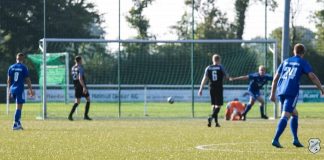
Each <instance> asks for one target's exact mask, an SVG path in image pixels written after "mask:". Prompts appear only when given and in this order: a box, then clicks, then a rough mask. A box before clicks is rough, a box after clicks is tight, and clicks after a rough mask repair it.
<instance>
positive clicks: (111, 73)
mask: <svg viewBox="0 0 324 160" xmlns="http://www.w3.org/2000/svg"><path fill="white" fill-rule="evenodd" d="M40 44H41V48H43V50H44V53H46V54H43V55H42V59H44V58H45V59H46V58H47V56H44V55H51V53H58V52H66V53H68V55H69V59H68V62H67V63H68V64H69V66H68V68H69V69H71V67H72V66H73V65H74V57H75V56H76V55H80V56H82V58H83V59H82V60H83V66H84V69H85V77H86V78H85V79H86V83H87V86H88V88H89V92H90V99H91V107H90V115H91V116H92V117H94V118H107V117H207V116H208V115H209V114H210V98H209V91H208V86H207V85H206V87H205V88H204V91H203V96H201V97H199V96H198V95H197V91H198V89H199V85H200V82H201V79H202V77H203V74H204V70H205V68H206V67H207V66H208V65H210V64H211V63H212V61H211V57H212V55H213V54H215V53H217V54H219V55H220V56H221V57H222V65H223V66H224V67H225V69H226V71H227V72H228V73H229V75H230V76H242V75H247V74H249V73H252V72H257V69H258V66H259V65H264V66H266V69H267V73H269V74H273V71H274V70H275V67H276V66H277V64H276V63H277V62H276V61H277V55H276V52H275V49H276V41H273V40H267V41H266V40H251V41H244V40H175V41H166V40H165V41H158V40H119V41H118V40H102V39H45V40H44V39H42V40H41V43H40ZM42 66H43V67H44V65H42ZM45 67H46V68H47V69H45V70H44V69H43V70H42V71H43V72H44V73H43V75H48V74H49V73H47V72H49V70H48V64H47V65H45ZM70 76H71V75H70ZM45 77H47V76H45ZM45 79H46V78H45ZM247 84H248V81H234V82H230V81H224V86H225V89H224V101H225V103H224V107H223V109H222V111H221V113H224V112H223V111H225V108H226V102H228V101H230V100H232V99H234V98H239V99H240V100H241V101H243V102H244V103H247V102H248V99H249V96H248V95H246V92H247V87H248V86H247ZM43 85H44V86H45V87H44V89H42V90H43V91H42V92H41V93H46V94H45V95H46V96H45V97H44V98H43V99H42V100H41V101H40V103H41V104H42V105H41V107H42V115H43V117H44V118H45V117H49V118H50V117H67V115H68V114H69V111H70V109H71V107H72V105H73V103H74V89H73V82H72V81H71V78H70V80H69V85H68V86H69V87H68V89H69V91H68V93H69V95H68V96H69V98H68V99H69V101H68V102H69V103H68V104H65V103H64V100H57V99H56V100H55V99H53V98H52V97H62V96H58V95H57V94H60V93H59V92H57V91H56V90H57V88H59V87H60V86H59V85H58V86H55V85H54V86H53V85H49V84H48V81H46V80H45V81H43ZM268 86H269V85H268ZM268 93H269V89H267V87H265V89H264V95H265V96H267V94H268ZM168 97H173V99H174V103H173V104H170V103H168V102H167V99H168ZM265 100H267V98H265ZM84 104H85V103H84V99H83V100H82V102H81V104H80V105H79V107H78V108H79V109H78V113H77V114H76V115H75V117H76V118H82V117H83V112H84ZM255 105H256V106H258V104H255ZM269 106H270V107H269ZM267 113H268V115H269V116H273V115H274V109H273V107H272V104H271V103H268V107H267ZM220 115H221V117H222V116H223V114H220ZM249 117H259V107H253V108H252V110H251V113H250V115H249Z"/></svg>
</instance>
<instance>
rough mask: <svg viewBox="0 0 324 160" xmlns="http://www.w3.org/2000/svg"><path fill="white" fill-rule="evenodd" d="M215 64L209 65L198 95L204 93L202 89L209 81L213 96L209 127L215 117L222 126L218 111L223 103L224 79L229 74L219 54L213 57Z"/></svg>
mask: <svg viewBox="0 0 324 160" xmlns="http://www.w3.org/2000/svg"><path fill="white" fill-rule="evenodd" d="M212 61H213V64H212V65H210V66H207V67H206V69H205V74H204V77H203V79H202V80H201V84H200V88H199V91H198V95H199V96H201V95H202V90H203V88H204V85H205V83H206V82H207V81H209V91H210V98H211V107H212V114H211V115H210V117H209V118H208V124H207V126H208V127H211V122H212V120H213V118H214V119H215V123H216V127H220V125H219V123H218V113H219V110H220V108H221V106H222V105H223V103H224V102H223V79H225V78H226V79H228V75H227V73H226V71H225V69H224V67H223V66H222V65H221V57H220V56H219V55H218V54H214V55H213V58H212Z"/></svg>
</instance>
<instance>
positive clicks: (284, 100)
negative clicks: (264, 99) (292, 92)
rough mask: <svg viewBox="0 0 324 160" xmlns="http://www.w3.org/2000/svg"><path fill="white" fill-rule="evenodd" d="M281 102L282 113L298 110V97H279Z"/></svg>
mask: <svg viewBox="0 0 324 160" xmlns="http://www.w3.org/2000/svg"><path fill="white" fill-rule="evenodd" d="M279 100H280V103H281V112H282V111H285V112H289V113H292V112H293V111H294V109H295V108H296V104H297V100H298V95H297V96H295V97H293V96H283V95H281V96H279Z"/></svg>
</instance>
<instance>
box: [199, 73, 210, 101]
mask: <svg viewBox="0 0 324 160" xmlns="http://www.w3.org/2000/svg"><path fill="white" fill-rule="evenodd" d="M207 81H208V77H207V76H206V75H204V78H203V79H202V80H201V83H200V88H199V91H198V95H199V96H201V95H202V90H203V88H204V85H205V84H206V82H207Z"/></svg>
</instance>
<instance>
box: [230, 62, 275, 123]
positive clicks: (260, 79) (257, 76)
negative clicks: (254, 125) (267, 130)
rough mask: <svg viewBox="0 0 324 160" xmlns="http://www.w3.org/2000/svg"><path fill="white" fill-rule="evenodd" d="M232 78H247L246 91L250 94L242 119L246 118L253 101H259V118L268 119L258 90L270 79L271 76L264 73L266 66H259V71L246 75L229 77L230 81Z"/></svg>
mask: <svg viewBox="0 0 324 160" xmlns="http://www.w3.org/2000/svg"><path fill="white" fill-rule="evenodd" d="M234 80H249V81H250V83H249V88H248V92H249V94H250V101H249V103H248V104H247V105H246V108H245V110H244V112H243V115H242V119H243V120H246V115H247V113H248V112H249V111H250V109H251V108H252V106H253V105H254V103H255V101H256V100H257V101H259V102H260V103H261V105H260V113H261V118H263V119H268V116H266V115H265V114H264V99H263V98H262V96H261V93H260V90H261V89H262V87H263V85H265V84H266V83H267V82H268V81H272V76H270V75H269V74H266V68H265V67H264V66H262V65H261V66H259V71H258V72H255V73H251V74H249V75H246V76H240V77H230V81H234Z"/></svg>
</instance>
